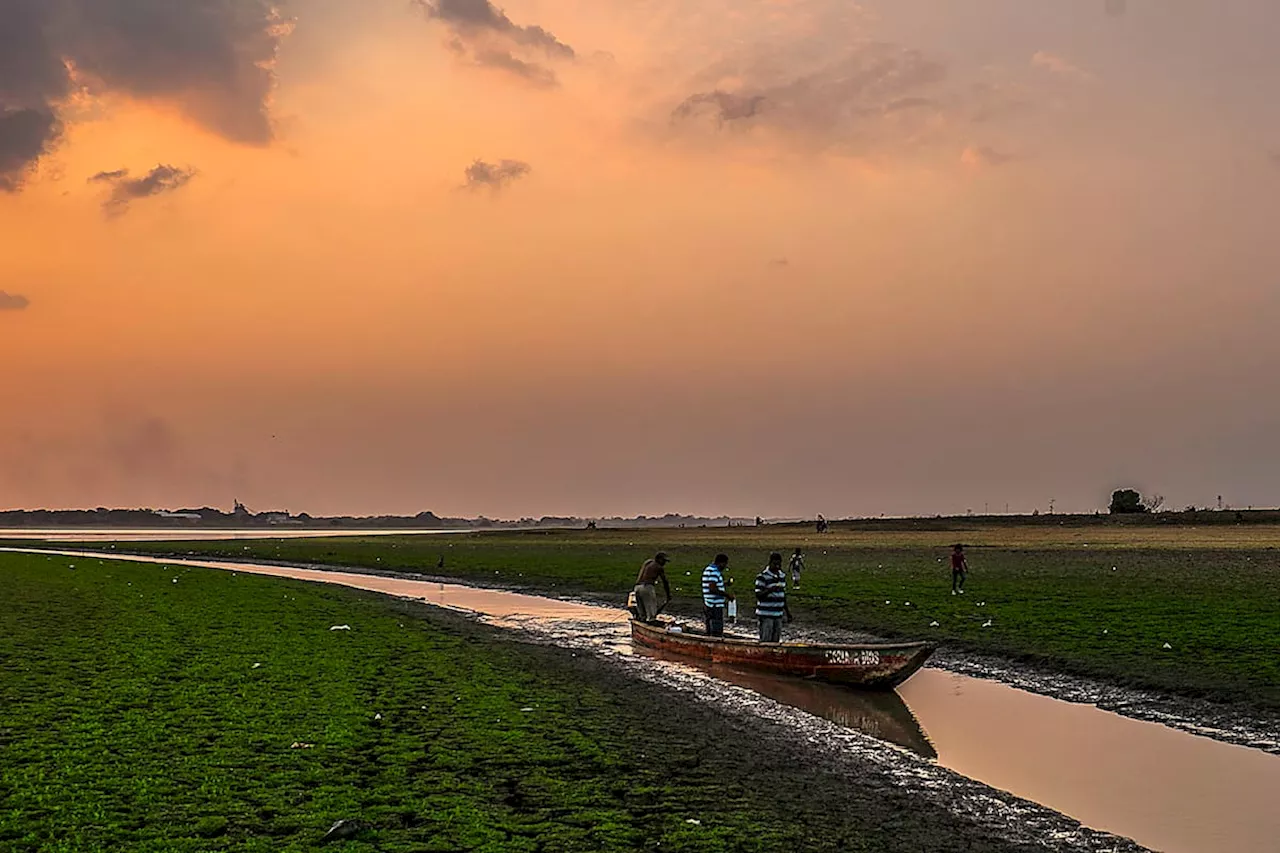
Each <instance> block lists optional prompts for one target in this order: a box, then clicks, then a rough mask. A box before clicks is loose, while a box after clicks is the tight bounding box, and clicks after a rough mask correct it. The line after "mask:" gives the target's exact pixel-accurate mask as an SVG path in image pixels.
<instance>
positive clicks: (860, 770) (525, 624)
mask: <svg viewBox="0 0 1280 853" xmlns="http://www.w3.org/2000/svg"><path fill="white" fill-rule="evenodd" d="M391 606H392V607H395V608H397V609H400V610H402V611H403V612H413V613H415V614H418V615H420V616H421V617H423V618H427V619H429V620H431V621H436V622H439V621H440V620H441V619H446V620H460V621H471V622H475V623H489V624H500V625H501V626H502V631H501V633H499V634H497V635H496V639H499V640H501V641H504V642H511V643H518V644H521V645H529V644H532V645H536V646H539V647H541V648H542V649H543V653H544V654H548V655H552V656H555V657H557V658H559V659H560V661H561V662H562V663H563V660H564V658H565V656H570V657H571V659H572V661H573V663H572V665H573V666H574V667H575V669H576V670H577V671H578V672H579V673H581V675H582V677H583V678H584V679H589V681H590V683H592V684H594V685H597V686H599V685H608V686H610V688H611V689H616V690H618V691H619V692H620V693H622V694H625V695H626V697H627V700H626V701H627V702H628V703H629V704H632V703H634V704H635V705H638V706H640V707H641V708H643V709H648V710H647V711H646V713H651V714H652V715H653V716H654V717H655V718H660V719H663V720H665V721H666V722H667V724H669V725H671V726H672V727H674V728H683V727H685V726H688V725H691V724H692V725H693V726H695V727H696V728H697V729H698V730H700V732H701V734H700V735H699V738H700V739H703V738H704V743H705V744H706V747H705V750H706V751H707V752H710V753H720V752H721V751H722V750H721V747H723V751H726V752H731V753H732V754H734V755H736V756H739V758H738V759H737V760H736V770H735V772H736V773H737V774H738V775H739V776H740V777H741V778H743V779H746V778H749V777H751V776H753V775H756V774H759V773H761V772H764V773H765V774H766V775H768V776H770V777H771V778H773V779H774V780H775V781H776V783H777V784H776V791H777V797H778V806H779V808H780V809H782V810H784V811H787V812H789V813H792V814H794V815H795V816H796V817H797V818H801V817H802V816H812V815H814V813H815V812H818V813H822V814H824V815H825V817H824V820H834V819H836V816H837V815H840V816H841V819H842V820H847V819H848V818H849V817H853V818H854V819H855V820H859V821H872V822H875V823H880V822H889V823H892V824H894V825H896V826H898V827H899V828H900V831H901V833H902V849H904V850H905V849H910V850H973V849H978V850H984V851H993V853H994V851H1002V850H1025V851H1030V850H1040V851H1055V853H1143V851H1146V850H1147V848H1144V847H1142V846H1140V845H1138V844H1136V843H1135V842H1133V841H1131V840H1129V839H1125V838H1120V837H1117V836H1115V835H1111V834H1108V833H1105V832H1099V831H1097V830H1093V829H1089V828H1088V827H1084V826H1082V825H1081V824H1080V823H1079V822H1078V821H1075V820H1073V819H1071V818H1069V817H1066V816H1064V815H1062V814H1060V813H1058V812H1055V811H1053V810H1051V809H1048V808H1045V807H1043V806H1040V805H1038V804H1036V803H1032V802H1029V801H1026V800H1023V799H1020V798H1018V797H1015V796H1013V795H1011V794H1008V793H1005V792H1003V791H998V790H996V789H993V788H991V787H989V786H987V785H984V784H982V783H980V782H976V781H974V780H972V779H968V778H966V777H964V776H961V775H959V774H957V773H954V772H952V771H950V770H947V769H945V768H942V767H939V766H938V765H936V764H934V763H932V762H930V761H929V760H927V759H925V758H922V757H919V756H917V755H915V754H914V753H912V752H911V751H910V750H908V749H904V748H900V747H895V746H892V745H889V744H886V743H885V742H884V741H881V740H878V739H876V738H873V737H871V736H869V735H864V734H861V733H859V732H855V731H850V730H849V729H847V728H844V727H842V726H840V725H837V724H835V723H832V722H829V721H827V720H824V719H821V718H819V717H814V716H812V715H810V714H807V713H805V712H803V711H799V710H797V709H795V708H792V707H789V706H787V705H784V704H781V703H779V702H775V701H773V700H771V699H768V698H766V697H764V696H761V695H760V694H758V693H756V692H754V691H752V690H749V689H746V688H742V687H738V686H735V685H732V684H728V683H725V682H723V681H721V680H719V679H717V678H714V677H712V676H710V675H707V674H705V673H701V672H698V671H697V670H694V669H691V668H681V667H672V666H670V665H669V664H665V663H663V662H660V661H658V660H654V659H651V658H647V657H643V656H639V655H633V654H630V653H628V652H627V651H625V650H623V649H621V648H619V647H617V646H616V645H615V644H616V642H617V641H616V626H615V625H614V624H613V623H592V622H578V623H567V622H556V623H548V622H545V621H542V620H539V619H536V618H530V619H526V620H520V619H514V620H513V619H510V618H504V619H492V618H488V617H483V616H473V615H469V614H447V615H443V616H442V615H441V614H440V611H439V610H437V609H434V608H431V607H428V606H424V605H422V604H419V603H417V602H413V601H407V600H396V601H395V602H394V603H393V604H392V605H391ZM575 650H576V651H575ZM655 748H659V749H660V748H662V747H661V745H659V744H655ZM759 756H776V761H775V762H773V763H772V764H769V766H763V765H762V762H760V761H759V759H758V757H759ZM764 764H768V762H765V763H764Z"/></svg>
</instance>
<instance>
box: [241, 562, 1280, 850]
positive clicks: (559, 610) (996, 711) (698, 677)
mask: <svg viewBox="0 0 1280 853" xmlns="http://www.w3.org/2000/svg"><path fill="white" fill-rule="evenodd" d="M231 568H235V569H237V570H240V571H255V572H261V573H265V574H271V575H277V576H286V577H293V578H304V579H308V580H318V581H323V582H330V583H341V584H350V585H354V586H358V587H360V588H366V589H372V590H377V591H380V592H386V593H390V594H393V595H401V596H411V597H414V598H417V599H421V600H426V601H430V602H433V603H435V604H437V605H441V606H445V607H450V608H455V609H458V610H462V611H473V612H477V613H485V614H488V615H487V616H486V617H485V618H486V619H488V620H489V621H492V622H494V623H495V624H500V625H502V626H504V627H508V628H513V627H514V628H516V629H517V630H519V631H521V632H523V633H524V634H526V635H527V636H528V637H530V638H533V639H535V640H537V641H539V642H543V643H554V644H555V645H559V646H571V647H574V648H579V649H583V650H587V651H592V652H594V653H596V654H598V655H603V656H605V657H607V658H610V659H612V661H613V663H614V664H615V665H616V666H619V667H622V668H624V669H626V670H627V671H629V672H631V673H632V675H635V676H637V677H641V678H645V679H648V680H651V681H654V682H655V683H666V684H667V685H668V686H670V687H672V688H673V689H676V690H682V691H686V692H691V693H692V694H694V695H697V696H698V697H699V698H705V697H706V696H719V697H721V698H722V699H723V700H724V703H725V704H724V707H725V708H726V709H738V710H739V711H741V712H742V713H743V714H745V715H747V716H750V715H752V714H754V715H756V716H758V717H760V718H761V719H771V720H774V722H780V723H781V724H783V726H784V728H785V729H787V730H791V731H794V732H813V731H818V732H822V734H819V735H813V737H816V738H818V740H819V741H820V742H821V744H820V745H821V746H822V748H823V749H825V750H828V751H829V750H831V749H834V748H835V747H837V746H838V747H839V748H840V749H839V750H837V752H840V751H842V750H843V751H845V752H852V753H853V754H860V750H861V751H862V752H866V753H867V755H864V756H863V758H864V759H867V760H870V759H869V758H867V756H875V757H876V760H877V761H885V760H888V761H889V762H890V764H891V766H893V767H895V768H898V769H899V770H903V768H906V769H905V770H903V772H904V773H905V776H902V777H901V778H898V777H895V778H896V779H897V782H896V783H895V784H904V785H905V784H906V782H905V781H903V780H904V779H910V778H916V777H919V778H924V779H927V780H931V781H930V782H929V784H928V785H925V786H924V788H923V789H922V790H921V791H920V792H918V793H920V795H921V796H926V795H927V794H929V793H930V792H933V793H934V794H936V793H937V791H939V790H945V791H948V792H950V794H951V795H954V796H958V794H957V792H959V791H965V790H967V791H969V793H970V795H971V796H969V797H968V798H964V797H962V798H960V799H958V800H955V801H954V802H953V803H952V805H955V806H956V808H957V809H959V812H958V813H962V814H964V815H965V816H966V819H974V817H975V815H982V814H987V812H986V811H984V810H986V809H989V808H996V807H994V806H991V805H990V802H989V799H990V797H992V796H996V797H997V799H1000V798H1001V797H1003V798H1004V799H1000V802H1003V803H1005V805H1003V806H1001V807H999V808H996V812H992V814H999V813H1007V814H1015V813H1016V814H1017V815H1018V816H1019V826H1022V827H1026V826H1033V825H1034V826H1039V827H1040V829H1037V830H1035V833H1033V834H1035V835H1036V837H1037V838H1038V839H1039V841H1038V843H1047V842H1046V840H1045V839H1057V840H1055V841H1054V843H1055V844H1066V845H1068V846H1066V847H1062V848H1061V849H1110V848H1107V847H1106V845H1108V844H1114V843H1116V842H1114V841H1113V840H1108V837H1107V836H1106V835H1105V834H1103V833H1098V832H1092V831H1089V830H1086V829H1084V828H1083V827H1082V826H1080V824H1079V823H1077V822H1076V821H1075V820H1072V819H1071V818H1076V819H1078V820H1081V821H1083V822H1084V823H1085V824H1088V825H1089V826H1092V827H1095V828H1101V829H1105V830H1110V831H1112V832H1116V833H1120V834H1124V835H1129V836H1132V837H1136V838H1137V839H1138V840H1139V841H1142V842H1143V843H1145V844H1147V845H1149V846H1152V847H1156V848H1159V849H1164V850H1168V851H1173V853H1178V851H1188V852H1190V851H1209V850H1221V849H1231V850H1241V851H1248V850H1258V851H1263V850H1270V849H1271V847H1270V846H1268V845H1270V844H1271V843H1272V839H1273V838H1274V837H1277V835H1278V834H1280V821H1277V820H1276V819H1275V818H1274V817H1272V816H1271V814H1270V809H1269V808H1268V806H1267V801H1266V797H1267V796H1268V795H1267V792H1268V791H1274V790H1276V789H1277V788H1280V759H1276V758H1275V757H1273V756H1269V755H1266V754H1265V753H1262V752H1259V751H1255V750H1248V749H1237V748H1233V747H1229V746H1226V745H1224V744H1221V743H1215V742H1213V741H1211V740H1208V739H1206V738H1202V737H1192V736H1189V735H1187V734H1183V733H1181V732H1178V731H1174V730H1172V729H1169V728H1167V727H1163V726H1157V725H1149V724H1144V723H1139V722H1136V721H1133V720H1128V719H1125V718H1123V717H1119V716H1117V715H1115V714H1111V713H1106V712H1104V711H1100V710H1098V709H1096V708H1092V707H1089V706H1087V705H1080V704H1068V703H1065V702H1058V701H1054V700H1052V699H1048V698H1045V697H1043V696H1037V695H1033V694H1029V693H1026V692H1024V691H1020V690H1015V689H1012V688H1009V687H1007V686H1004V685H1001V684H997V683H993V682H990V681H984V680H975V679H972V678H968V677H965V676H960V675H955V674H951V673H946V672H943V671H940V670H925V671H923V672H921V673H919V674H918V675H917V676H916V677H914V678H913V679H912V680H910V681H908V682H907V684H906V685H905V686H904V688H903V689H902V695H901V696H900V697H895V700H896V701H893V700H889V701H876V702H868V700H867V697H866V696H865V695H862V694H858V693H856V692H853V691H841V690H839V689H838V688H837V689H835V690H834V691H833V690H831V689H825V690H824V689H823V686H820V685H813V684H808V683H804V682H792V681H790V680H787V679H770V678H768V677H764V676H761V675H759V674H758V673H756V674H750V673H733V672H725V671H721V672H715V671H711V672H707V671H698V670H697V669H695V668H693V667H690V666H687V665H683V664H681V663H679V662H671V661H658V660H653V659H651V658H647V657H641V656H636V655H632V654H630V651H631V649H630V646H629V642H628V639H627V634H626V630H625V626H624V624H623V623H624V620H625V617H624V615H623V614H622V613H621V611H619V610H617V609H616V608H612V609H600V608H596V607H591V606H586V605H583V604H581V603H578V602H573V601H563V600H549V599H545V598H539V597H534V596H524V595H519V594H513V593H511V592H509V591H497V590H484V589H478V588H473V587H465V586H458V585H453V584H445V583H442V582H438V581H429V580H424V579H406V578H398V577H394V576H392V575H391V574H388V573H383V574H380V575H370V574H360V573H342V572H334V571H332V570H324V569H298V568H286V567H278V566H272V567H266V566H247V565H239V566H234V567H231ZM890 695H892V694H890ZM742 709H746V710H742ZM734 713H737V711H735V712H734ZM815 726H817V727H818V728H816V729H815V728H814V727H815ZM829 726H830V727H833V728H826V727H829ZM824 739H825V740H824ZM810 740H812V738H810V739H809V740H806V743H809V742H810ZM885 741H887V742H889V743H893V744H896V745H898V746H900V747H902V749H900V750H899V749H886V748H885V747H884V742H885ZM933 754H936V755H937V760H936V761H929V760H928V759H930V758H931V757H933ZM886 756H888V758H886ZM913 762H914V763H913ZM921 762H923V764H921ZM981 783H986V785H984V784H981ZM987 785H989V786H991V787H987ZM992 787H993V788H996V789H1002V790H1004V791H1011V792H1013V793H1012V794H998V795H997V794H995V792H994V791H992ZM979 794H980V796H979ZM1029 800H1032V801H1035V802H1038V803H1040V804H1043V805H1044V806H1049V807H1051V808H1043V807H1041V806H1034V805H1033V804H1032V803H1031V802H1028V801H1029ZM948 802H951V801H950V800H949V801H948ZM974 803H979V804H982V805H981V807H978V806H975V805H974ZM1010 810H1013V811H1010ZM1054 810H1057V811H1062V812H1066V813H1067V814H1069V815H1070V816H1071V818H1064V817H1063V816H1062V815H1058V814H1055V813H1054ZM988 817H990V815H988ZM1049 827H1052V828H1049ZM1001 837H1004V838H1006V840H1010V841H1014V842H1021V841H1024V840H1025V838H1022V837H1020V836H1009V835H1008V834H1007V833H1006V834H1005V835H1003V836H1001ZM1099 839H1102V840H1099ZM1099 844H1101V845H1103V847H1098V846H1097V845H1099ZM1073 845H1074V846H1073ZM1080 845H1084V846H1080ZM1116 849H1119V848H1116Z"/></svg>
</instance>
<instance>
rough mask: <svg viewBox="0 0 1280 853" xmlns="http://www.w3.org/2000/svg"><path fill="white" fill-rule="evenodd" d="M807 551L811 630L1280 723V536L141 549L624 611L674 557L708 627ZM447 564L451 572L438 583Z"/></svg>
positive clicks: (1076, 533)
mask: <svg viewBox="0 0 1280 853" xmlns="http://www.w3.org/2000/svg"><path fill="white" fill-rule="evenodd" d="M957 540H959V541H963V542H965V543H966V544H967V545H969V546H970V547H969V563H970V567H971V573H970V576H969V583H968V594H967V595H965V596H954V597H953V596H952V595H951V594H950V574H949V568H948V565H947V563H946V562H945V561H946V559H947V556H948V553H949V545H950V544H951V543H952V542H954V541H957ZM796 545H801V546H803V547H804V548H805V551H806V554H807V555H808V556H807V565H808V570H807V572H806V574H805V578H804V582H803V584H802V589H801V590H800V591H799V592H798V593H794V594H793V598H792V604H793V610H794V611H795V612H796V615H797V617H798V618H799V619H800V620H802V622H803V623H804V624H807V625H810V626H827V627H836V628H849V629H859V630H869V631H873V632H876V633H878V634H881V635H884V636H890V637H921V638H931V639H936V640H939V641H943V642H945V643H949V644H951V645H953V646H955V647H958V648H962V649H966V650H971V651H978V652H987V653H993V654H998V655H1001V656H1004V657H1009V658H1013V659H1016V660H1024V661H1032V662H1035V663H1037V664H1040V665H1044V666H1048V667H1050V668H1053V669H1055V670H1058V671H1063V672H1068V673H1073V674H1079V675H1089V676H1095V677H1101V678H1104V679H1108V680H1111V681H1113V682H1116V683H1121V684H1127V685H1135V686H1143V687H1150V688H1155V689H1160V690H1165V691H1169V692H1173V693H1177V694H1182V695H1190V696H1203V697H1208V698H1212V699H1216V700H1221V701H1225V702H1231V703H1238V704H1241V705H1243V706H1246V707H1252V708H1253V709H1255V710H1262V711H1268V712H1275V711H1278V710H1280V653H1278V650H1280V550H1278V546H1280V528H1276V527H1260V526H1249V527H1239V528H1237V527H1214V528H1199V529H1196V528H1186V527H1183V528H1159V527H1123V526H1107V527H1101V528H1087V527H1076V528H1070V527H1062V528H1059V527H1056V526H1045V527H1025V526H1023V527H974V528H970V529H958V530H902V529H896V530H885V531H875V530H867V529H857V530H842V529H837V530H836V531H835V532H834V533H831V534H827V535H825V536H818V535H817V534H815V533H813V532H812V530H811V529H809V528H803V529H802V528H798V527H765V528H760V529H756V528H736V529H724V528H720V529H701V528H699V529H682V530H646V531H592V532H587V531H542V532H526V533H487V534H466V535H447V536H418V537H365V538H352V539H319V540H283V541H281V540H275V541H259V542H250V543H243V542H234V543H227V542H222V543H205V544H198V545H196V544H190V543H177V544H164V543H159V544H152V545H147V546H139V545H136V544H130V545H128V546H127V548H128V549H129V550H137V551H151V552H175V551H176V552H178V553H186V552H195V553H199V554H203V555H218V556H223V557H243V558H255V559H275V560H284V561H292V562H310V563H327V564H332V565H346V566H368V567H374V568H383V569H409V570H413V571H422V572H427V573H431V574H445V575H450V576H454V577H459V578H463V579H467V580H471V581H476V582H480V583H498V584H519V585H523V586H527V587H530V588H532V589H536V590H541V591H545V592H551V593H560V592H567V593H574V592H578V593H590V594H593V595H601V596H606V597H609V598H610V599H611V600H614V601H617V602H621V601H622V600H623V598H624V596H625V595H626V593H627V591H628V590H629V588H630V585H631V584H632V583H633V582H634V578H635V573H636V571H637V569H638V567H639V565H640V563H641V561H642V560H643V559H644V558H645V557H646V556H650V555H652V553H653V552H654V551H655V550H657V549H659V548H661V549H664V550H667V551H668V552H670V553H671V555H672V557H673V559H674V562H673V564H672V565H671V566H670V567H669V569H668V573H669V575H670V576H671V578H672V580H673V582H674V585H675V587H676V590H675V595H676V599H677V600H676V603H675V604H674V605H673V611H674V612H681V613H686V614H694V613H696V612H697V607H698V599H697V594H698V590H697V578H698V574H699V572H700V571H701V569H702V567H703V566H704V565H705V564H706V563H707V561H708V560H709V559H710V558H711V556H713V555H714V553H715V552H716V551H719V550H723V551H725V552H726V553H728V554H729V555H730V557H731V561H732V562H731V565H730V575H731V576H733V577H734V579H735V582H736V586H737V588H738V590H739V591H741V592H744V593H746V595H745V598H744V601H745V602H749V601H750V594H749V592H748V590H749V588H750V583H751V580H752V578H753V577H754V574H755V572H756V571H758V570H759V567H760V566H762V565H763V563H764V561H765V559H766V556H767V554H768V552H769V551H770V550H773V549H777V550H780V551H782V552H783V553H784V554H786V553H787V552H789V550H790V549H791V548H793V547H795V546H796ZM121 547H122V548H123V547H126V546H121ZM440 556H443V557H444V558H445V568H444V569H443V570H437V569H436V568H435V566H436V562H437V559H438V558H439V557H440ZM886 602H888V603H886ZM908 602H909V603H910V606H908ZM988 621H990V623H991V624H990V626H988V627H984V625H985V623H986V622H988ZM932 622H937V623H939V624H938V626H937V627H931V623H932ZM1166 643H1168V644H1169V645H1170V646H1171V648H1169V649H1165V648H1164V645H1165V644H1166Z"/></svg>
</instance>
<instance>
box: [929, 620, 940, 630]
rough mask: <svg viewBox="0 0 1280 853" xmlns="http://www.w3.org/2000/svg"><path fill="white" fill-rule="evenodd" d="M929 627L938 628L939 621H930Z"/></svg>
mask: <svg viewBox="0 0 1280 853" xmlns="http://www.w3.org/2000/svg"><path fill="white" fill-rule="evenodd" d="M929 627H930V628H937V627H939V626H938V622H937V620H934V621H933V622H930V623H929Z"/></svg>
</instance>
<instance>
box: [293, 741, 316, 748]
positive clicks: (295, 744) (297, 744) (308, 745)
mask: <svg viewBox="0 0 1280 853" xmlns="http://www.w3.org/2000/svg"><path fill="white" fill-rule="evenodd" d="M313 746H315V744H312V743H303V742H302V741H300V740H295V741H294V742H293V743H292V744H291V745H290V746H289V748H290V749H311V747H313Z"/></svg>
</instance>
